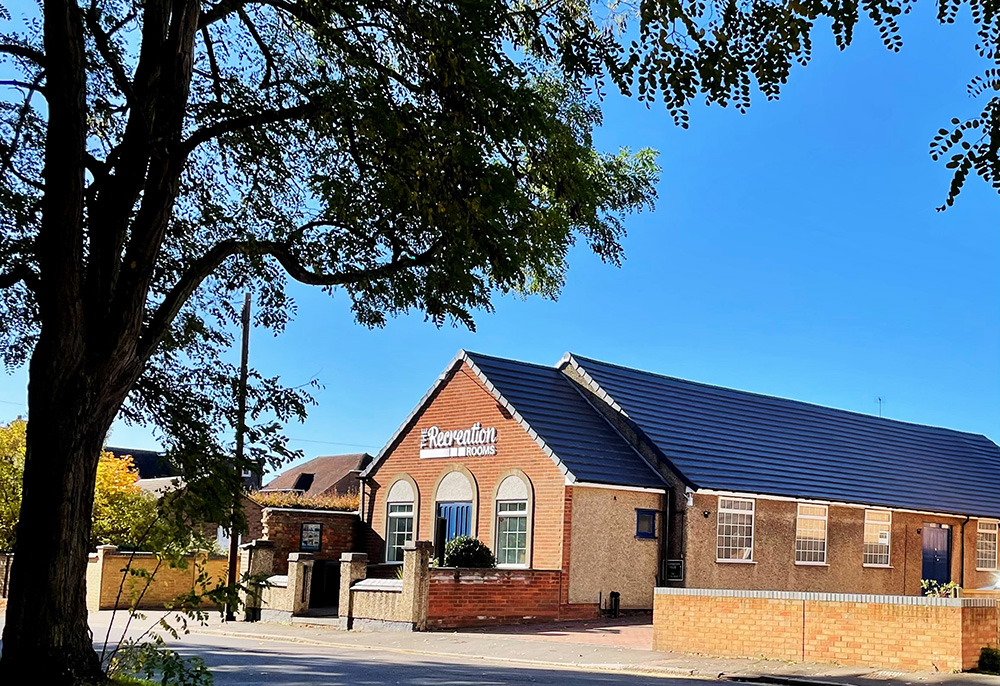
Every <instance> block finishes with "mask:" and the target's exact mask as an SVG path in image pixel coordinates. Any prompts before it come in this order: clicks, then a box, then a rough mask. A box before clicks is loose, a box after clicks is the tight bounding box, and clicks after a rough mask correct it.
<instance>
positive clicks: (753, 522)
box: [715, 495, 757, 565]
mask: <svg viewBox="0 0 1000 686" xmlns="http://www.w3.org/2000/svg"><path fill="white" fill-rule="evenodd" d="M725 501H729V502H740V503H750V509H749V510H746V509H742V510H740V509H736V508H732V507H724V506H723V502H725ZM724 514H738V515H745V514H749V515H750V557H748V558H741V559H736V558H723V557H719V539H720V537H721V533H720V532H721V528H722V526H723V521H722V515H724ZM715 519H716V521H715V561H716V562H720V563H723V564H744V565H747V564H751V565H752V564H757V562H756V561H755V560H754V559H753V553H754V546H755V544H756V527H757V501H756V500H754V499H753V498H735V497H732V496H725V495H720V496H719V502H718V508H717V511H716V517H715Z"/></svg>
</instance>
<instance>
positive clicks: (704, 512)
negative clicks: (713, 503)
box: [701, 510, 712, 519]
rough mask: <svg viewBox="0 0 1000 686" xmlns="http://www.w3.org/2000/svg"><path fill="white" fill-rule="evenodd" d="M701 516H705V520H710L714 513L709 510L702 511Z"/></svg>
mask: <svg viewBox="0 0 1000 686" xmlns="http://www.w3.org/2000/svg"><path fill="white" fill-rule="evenodd" d="M701 514H702V516H703V517H704V518H705V519H708V518H709V517H710V516H711V514H712V513H711V512H709V511H708V510H702V513H701Z"/></svg>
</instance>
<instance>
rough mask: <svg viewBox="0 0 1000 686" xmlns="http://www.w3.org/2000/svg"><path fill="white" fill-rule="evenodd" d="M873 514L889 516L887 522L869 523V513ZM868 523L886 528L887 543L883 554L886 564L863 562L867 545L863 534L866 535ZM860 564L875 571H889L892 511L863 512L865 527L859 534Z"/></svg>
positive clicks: (873, 510) (890, 563)
mask: <svg viewBox="0 0 1000 686" xmlns="http://www.w3.org/2000/svg"><path fill="white" fill-rule="evenodd" d="M873 512H878V513H879V514H887V515H889V521H888V522H882V521H871V522H869V515H870V514H871V513H873ZM869 523H871V524H872V525H878V526H885V527H887V528H888V532H889V543H888V544H887V546H886V553H885V558H886V562H885V564H882V563H881V562H865V561H864V560H865V557H864V556H865V546H866V545H868V544H867V542H865V534H866V533H867V530H868V524H869ZM861 564H862V566H863V567H872V568H875V569H890V568H891V567H892V510H879V509H872V510H865V527H864V530H863V531H862V532H861Z"/></svg>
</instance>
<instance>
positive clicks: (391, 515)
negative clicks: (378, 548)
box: [385, 500, 417, 564]
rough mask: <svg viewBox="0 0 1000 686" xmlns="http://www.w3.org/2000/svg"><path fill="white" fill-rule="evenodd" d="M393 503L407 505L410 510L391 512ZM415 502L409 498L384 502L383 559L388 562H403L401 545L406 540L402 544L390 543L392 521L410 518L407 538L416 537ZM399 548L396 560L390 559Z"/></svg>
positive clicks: (412, 538) (404, 543)
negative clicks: (394, 501) (407, 499)
mask: <svg viewBox="0 0 1000 686" xmlns="http://www.w3.org/2000/svg"><path fill="white" fill-rule="evenodd" d="M393 505H409V506H410V511H409V512H406V513H402V512H393V511H392V507H393ZM416 505H417V504H416V503H415V502H414V501H412V500H410V501H408V502H398V503H386V504H385V515H386V518H385V532H386V535H385V561H386V562H387V563H389V564H402V563H403V554H402V550H403V547H405V545H406V541H404V542H403V546H394V545H393V544H392V536H393V530H392V523H393V521H395V520H398V519H409V520H410V538H409V539H407V540H411V541H412V540H415V539H416V537H417V506H416ZM397 548H398V549H399V551H400V556H399V559H398V560H392V559H390V558H391V557H393V554H392V553H393V551H394V550H396V549H397Z"/></svg>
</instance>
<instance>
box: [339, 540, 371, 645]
mask: <svg viewBox="0 0 1000 686" xmlns="http://www.w3.org/2000/svg"><path fill="white" fill-rule="evenodd" d="M367 577H368V555H366V554H365V553H341V554H340V607H339V609H338V612H339V614H340V628H341V629H343V630H344V631H350V630H351V623H352V622H351V619H352V617H353V612H352V607H351V586H353V585H354V583H355V582H356V581H361V580H362V579H365V578H367Z"/></svg>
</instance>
